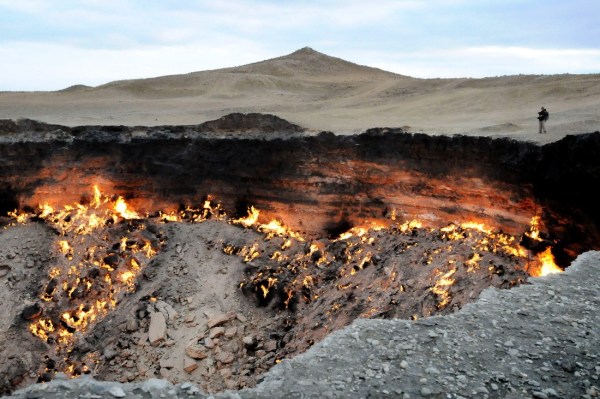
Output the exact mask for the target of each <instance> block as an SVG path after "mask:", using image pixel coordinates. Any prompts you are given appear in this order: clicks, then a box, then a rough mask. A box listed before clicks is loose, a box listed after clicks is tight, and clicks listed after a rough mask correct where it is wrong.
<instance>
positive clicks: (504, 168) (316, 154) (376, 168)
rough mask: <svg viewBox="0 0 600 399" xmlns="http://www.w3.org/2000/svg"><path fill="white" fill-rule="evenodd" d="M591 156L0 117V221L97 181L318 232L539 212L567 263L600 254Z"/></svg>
mask: <svg viewBox="0 0 600 399" xmlns="http://www.w3.org/2000/svg"><path fill="white" fill-rule="evenodd" d="M244 124H247V129H243V126H244ZM268 126H271V127H270V128H268ZM243 131H247V132H248V134H242V133H243ZM224 132H225V133H228V134H229V135H226V136H224V135H223V133H224ZM232 132H234V133H235V136H231V134H230V133H232ZM598 154H600V133H599V132H595V133H589V134H581V135H576V136H567V137H566V138H564V139H562V140H560V141H557V142H554V143H551V144H547V145H544V146H539V145H536V144H533V143H528V142H519V141H515V140H510V139H491V138H484V137H470V136H460V135H458V136H452V137H450V136H428V135H425V134H407V133H404V132H403V131H402V130H400V129H380V128H377V129H369V130H368V131H366V132H364V133H363V134H360V135H353V136H336V135H334V134H332V133H329V132H322V133H320V134H318V135H308V134H302V129H301V128H299V127H298V126H295V125H291V124H289V123H287V122H285V121H283V120H281V119H279V118H277V117H274V116H272V115H260V114H249V115H242V116H240V115H239V114H234V115H233V116H229V117H224V118H221V119H220V120H217V121H211V122H210V123H208V122H207V123H206V124H204V125H197V126H160V127H151V128H150V127H125V126H81V127H75V128H68V127H64V126H57V125H46V124H42V123H38V122H35V121H28V120H24V121H18V122H15V121H6V120H5V121H0V215H5V214H6V213H7V212H8V211H11V210H13V209H15V208H27V207H31V208H35V207H36V206H37V205H38V204H39V203H43V202H47V203H49V204H51V205H53V204H54V205H63V204H67V203H72V202H77V201H83V202H85V201H87V200H89V196H90V193H91V186H92V185H93V184H97V185H98V186H99V187H100V188H101V189H102V191H103V192H105V193H112V194H115V195H123V196H124V197H126V198H128V199H129V201H130V202H131V203H132V204H133V205H134V206H135V208H136V209H138V210H142V211H146V212H149V213H152V212H156V211H158V210H167V209H171V210H176V209H178V208H182V207H185V206H200V205H201V204H202V203H203V201H204V200H205V199H207V198H212V199H213V200H215V201H217V202H220V203H221V204H222V205H223V207H224V208H225V209H226V210H227V211H228V212H229V213H230V214H238V215H245V213H246V209H247V207H248V206H249V205H254V206H256V207H257V208H258V209H260V210H261V217H262V218H264V219H265V221H268V219H270V218H277V219H279V220H281V221H282V222H284V223H286V224H287V225H289V226H290V227H292V228H294V229H297V230H299V231H302V232H304V233H306V234H308V235H313V236H323V235H335V234H338V233H339V232H341V231H343V230H345V229H347V228H349V227H352V226H355V225H360V224H364V223H368V222H371V221H385V220H388V221H389V220H390V218H395V219H396V220H397V221H403V220H412V219H413V218H416V219H419V220H422V221H423V222H424V223H425V224H429V225H431V226H442V225H446V224H447V223H449V222H463V221H477V222H482V223H485V224H486V225H488V226H490V227H494V228H497V229H500V230H502V231H504V232H506V233H510V234H514V235H520V234H522V233H523V232H525V231H527V230H528V229H529V223H530V221H531V218H532V216H534V215H538V216H540V217H541V220H542V227H543V229H542V230H543V231H544V233H545V238H547V240H548V242H552V243H553V250H554V254H555V256H556V257H557V262H558V263H559V264H561V265H563V266H565V265H568V264H569V262H570V261H571V260H573V259H574V257H575V256H576V255H577V254H579V253H581V252H584V251H586V250H590V249H598V248H599V246H600V245H599V243H600V240H599V238H600V232H599V229H598V226H599V225H600V211H599V210H598V204H597V196H596V195H595V194H594V192H595V189H596V188H597V187H598V186H599V183H600V161H599V159H598Z"/></svg>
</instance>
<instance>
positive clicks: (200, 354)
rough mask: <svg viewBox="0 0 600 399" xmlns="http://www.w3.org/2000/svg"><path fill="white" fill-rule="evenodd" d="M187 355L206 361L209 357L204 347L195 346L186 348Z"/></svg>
mask: <svg viewBox="0 0 600 399" xmlns="http://www.w3.org/2000/svg"><path fill="white" fill-rule="evenodd" d="M185 354H186V355H188V356H189V357H191V358H192V359H205V358H206V357H207V356H208V354H207V353H206V350H205V349H204V348H203V347H201V346H198V345H194V344H192V345H190V346H188V347H187V348H185Z"/></svg>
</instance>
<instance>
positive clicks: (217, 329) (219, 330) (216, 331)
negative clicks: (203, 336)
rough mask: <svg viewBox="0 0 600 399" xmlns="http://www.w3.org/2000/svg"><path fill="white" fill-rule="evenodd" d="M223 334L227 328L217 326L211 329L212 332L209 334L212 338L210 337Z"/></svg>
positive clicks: (217, 336)
mask: <svg viewBox="0 0 600 399" xmlns="http://www.w3.org/2000/svg"><path fill="white" fill-rule="evenodd" d="M223 334H225V328H223V327H215V328H212V329H211V330H210V332H209V334H208V338H210V339H213V338H219V337H220V336H222V335H223Z"/></svg>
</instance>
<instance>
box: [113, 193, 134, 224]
mask: <svg viewBox="0 0 600 399" xmlns="http://www.w3.org/2000/svg"><path fill="white" fill-rule="evenodd" d="M115 211H117V213H118V214H119V215H121V217H122V218H123V219H140V215H138V214H137V213H136V212H134V211H130V210H129V209H127V203H126V202H125V200H124V199H123V197H119V198H117V202H116V203H115Z"/></svg>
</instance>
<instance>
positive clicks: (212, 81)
mask: <svg viewBox="0 0 600 399" xmlns="http://www.w3.org/2000/svg"><path fill="white" fill-rule="evenodd" d="M77 83H78V82H73V84H74V85H73V86H71V87H69V88H65V89H64V90H61V91H55V92H0V118H3V119H18V118H30V119H35V120H40V121H44V122H48V123H56V124H62V125H67V126H77V125H142V126H154V125H193V124H199V123H202V122H205V121H208V120H214V119H217V118H220V117H221V116H223V115H226V114H229V113H232V112H242V113H249V112H261V113H270V114H275V115H277V116H279V117H281V118H283V119H286V120H288V121H290V122H292V123H295V124H298V125H300V126H303V127H306V128H309V129H312V130H315V131H323V130H329V131H333V132H335V133H338V134H347V133H357V132H362V131H364V130H365V129H367V128H372V127H404V128H405V130H408V131H410V132H425V133H429V134H468V135H481V136H492V137H512V138H515V139H521V140H529V141H535V142H539V143H542V144H543V143H546V142H551V141H555V140H557V139H560V138H562V137H564V135H566V134H577V133H589V132H594V131H596V130H599V129H600V74H586V75H570V74H563V75H513V76H500V77H488V78H483V79H470V78H455V79H416V78H412V77H408V76H402V75H398V74H394V73H390V72H387V71H383V70H380V69H375V68H370V67H366V66H361V65H356V64H353V63H350V62H347V61H344V60H341V59H339V58H334V57H330V56H327V55H325V54H322V53H319V52H317V51H314V50H312V49H310V48H303V49H300V50H298V51H296V52H294V53H292V54H289V55H285V56H282V57H279V58H274V59H270V60H265V61H261V62H257V63H254V64H249V65H243V66H237V67H232V68H226V69H219V70H212V71H200V72H193V73H189V74H185V75H173V76H163V77H156V78H149V79H136V80H127V81H115V82H110V83H107V84H104V85H101V86H98V87H87V86H82V85H77ZM541 106H545V107H546V108H547V109H548V110H549V112H550V120H549V122H548V134H547V135H540V134H538V126H537V120H536V116H537V112H538V111H539V110H540V107H541Z"/></svg>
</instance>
